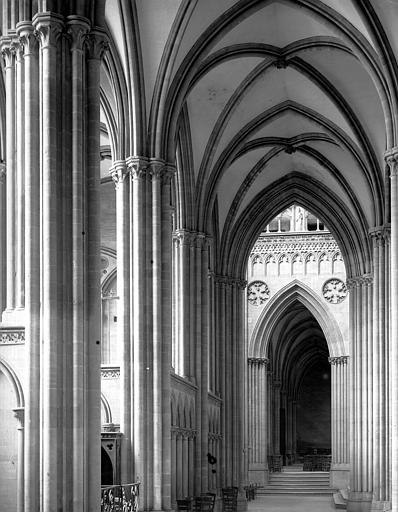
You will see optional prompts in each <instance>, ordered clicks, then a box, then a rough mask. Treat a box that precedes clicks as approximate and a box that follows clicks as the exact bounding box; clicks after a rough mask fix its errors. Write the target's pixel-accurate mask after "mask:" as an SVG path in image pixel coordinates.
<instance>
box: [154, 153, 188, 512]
mask: <svg viewBox="0 0 398 512" xmlns="http://www.w3.org/2000/svg"><path fill="white" fill-rule="evenodd" d="M150 169H151V175H152V262H153V263H152V277H153V281H152V304H153V306H152V307H153V361H152V363H153V383H152V385H153V498H152V499H153V508H154V510H161V509H162V508H163V509H169V508H170V507H171V482H170V469H171V453H170V434H169V432H170V426H171V414H170V368H171V363H172V361H171V349H172V339H171V330H172V323H171V317H172V309H171V301H172V205H171V180H172V177H173V175H174V172H175V169H174V167H173V166H171V165H166V163H165V162H163V161H160V160H152V161H151V164H150ZM186 451H187V456H188V449H187V450H186ZM187 470H188V468H187ZM186 487H188V485H186Z"/></svg>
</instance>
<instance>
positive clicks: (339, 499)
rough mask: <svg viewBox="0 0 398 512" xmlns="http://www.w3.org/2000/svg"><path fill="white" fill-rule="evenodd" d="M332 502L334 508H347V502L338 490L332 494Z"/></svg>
mask: <svg viewBox="0 0 398 512" xmlns="http://www.w3.org/2000/svg"><path fill="white" fill-rule="evenodd" d="M333 503H334V507H335V508H339V509H342V510H347V502H346V500H345V499H344V498H343V496H342V495H341V493H340V492H335V493H334V494H333Z"/></svg>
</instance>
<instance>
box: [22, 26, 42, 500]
mask: <svg viewBox="0 0 398 512" xmlns="http://www.w3.org/2000/svg"><path fill="white" fill-rule="evenodd" d="M18 33H19V35H20V41H21V44H22V46H23V48H24V60H25V310H26V324H25V338H26V342H27V344H26V347H27V361H28V364H27V370H26V372H27V374H26V391H25V425H26V429H25V441H26V442H25V483H24V486H25V509H26V510H38V507H39V485H40V408H39V407H40V406H39V404H40V400H39V396H40V156H39V147H40V142H39V136H40V131H39V48H38V41H37V38H36V37H35V35H34V33H33V26H32V24H31V23H23V24H19V25H18Z"/></svg>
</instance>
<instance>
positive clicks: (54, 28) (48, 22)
mask: <svg viewBox="0 0 398 512" xmlns="http://www.w3.org/2000/svg"><path fill="white" fill-rule="evenodd" d="M33 26H34V27H35V34H36V35H37V38H38V39H39V41H40V47H41V49H46V48H56V46H57V45H58V41H59V39H60V37H61V35H62V32H63V29H64V23H63V17H62V16H59V15H57V14H37V15H36V16H35V17H34V18H33Z"/></svg>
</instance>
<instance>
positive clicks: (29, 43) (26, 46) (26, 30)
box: [18, 25, 39, 57]
mask: <svg viewBox="0 0 398 512" xmlns="http://www.w3.org/2000/svg"><path fill="white" fill-rule="evenodd" d="M18 33H19V34H20V36H19V42H20V44H21V47H22V48H23V51H24V55H25V57H27V56H29V55H33V54H37V51H38V49H39V41H38V39H37V34H36V32H35V31H34V30H33V27H32V25H26V26H23V27H22V28H21V30H20V31H19V32H18Z"/></svg>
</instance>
